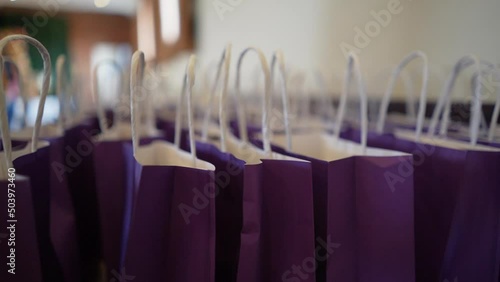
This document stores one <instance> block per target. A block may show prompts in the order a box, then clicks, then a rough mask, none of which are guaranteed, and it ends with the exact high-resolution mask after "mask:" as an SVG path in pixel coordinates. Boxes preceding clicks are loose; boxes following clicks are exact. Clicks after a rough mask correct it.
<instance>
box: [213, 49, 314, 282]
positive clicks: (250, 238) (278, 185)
mask: <svg viewBox="0 0 500 282" xmlns="http://www.w3.org/2000/svg"><path fill="white" fill-rule="evenodd" d="M250 51H253V52H256V53H257V54H258V57H259V61H260V64H261V67H262V70H263V73H264V75H265V88H264V89H265V90H264V94H265V96H264V101H263V111H262V112H263V115H262V127H261V128H262V134H263V136H264V150H260V149H258V148H256V147H254V146H253V145H251V144H250V143H249V142H248V139H246V138H247V136H248V135H247V134H245V132H246V117H245V109H244V108H243V105H244V103H241V102H240V101H239V99H238V100H237V103H238V113H239V115H238V121H239V122H240V134H241V136H242V138H243V139H242V140H241V141H240V140H237V139H236V138H235V137H234V136H232V135H230V134H229V135H228V136H227V138H226V137H225V131H226V129H225V128H226V118H225V113H226V111H225V108H224V107H222V106H221V109H222V110H221V111H220V113H221V114H222V115H221V117H220V120H221V131H222V132H223V133H222V138H221V139H222V140H221V145H222V146H223V147H222V151H226V149H227V152H230V153H231V154H233V155H234V156H235V157H236V158H238V159H241V160H244V161H245V162H246V164H245V167H244V170H243V171H242V175H243V206H242V210H243V223H242V230H241V243H240V245H241V246H240V253H239V264H238V275H237V281H239V282H257V281H266V282H267V281H296V280H297V279H299V280H302V281H315V267H316V266H315V262H314V218H313V191H312V170H311V163H310V162H307V161H304V160H300V159H296V158H290V157H286V156H283V155H280V154H277V153H272V152H271V147H270V143H269V137H270V136H269V133H270V132H269V124H270V115H269V114H270V112H269V102H270V98H271V96H270V91H271V75H270V70H269V65H268V63H267V60H266V58H265V55H264V54H263V53H262V51H260V50H259V49H256V48H248V49H245V50H244V51H243V52H242V53H241V55H240V57H239V60H238V69H237V77H236V79H237V80H236V94H237V95H238V96H239V95H240V78H241V77H240V73H241V71H240V70H241V65H242V61H243V58H244V56H245V55H246V54H248V53H249V52H250ZM222 93H223V94H222V95H221V99H222V100H225V98H224V97H223V96H224V95H225V91H223V92H222Z"/></svg>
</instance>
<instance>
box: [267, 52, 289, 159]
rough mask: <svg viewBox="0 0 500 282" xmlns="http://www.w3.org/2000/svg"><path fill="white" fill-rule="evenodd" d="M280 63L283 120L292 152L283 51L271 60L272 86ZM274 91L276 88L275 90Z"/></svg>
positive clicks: (287, 143) (287, 142)
mask: <svg viewBox="0 0 500 282" xmlns="http://www.w3.org/2000/svg"><path fill="white" fill-rule="evenodd" d="M276 63H278V67H279V72H280V75H281V83H280V86H281V101H282V103H283V119H284V120H285V122H284V123H285V135H286V149H287V150H288V151H291V150H292V136H291V134H290V119H289V114H288V107H289V106H288V93H287V89H286V72H285V59H284V56H283V52H282V51H281V50H278V51H276V52H275V53H274V54H273V58H272V59H271V85H274V68H275V66H276ZM273 90H274V88H273Z"/></svg>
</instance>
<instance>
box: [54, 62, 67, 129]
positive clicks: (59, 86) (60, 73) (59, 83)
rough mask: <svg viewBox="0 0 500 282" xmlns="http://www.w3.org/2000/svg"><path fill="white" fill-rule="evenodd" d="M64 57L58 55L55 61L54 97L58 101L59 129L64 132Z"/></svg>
mask: <svg viewBox="0 0 500 282" xmlns="http://www.w3.org/2000/svg"><path fill="white" fill-rule="evenodd" d="M65 63H66V56H64V55H59V56H58V57H57V60H56V95H57V98H58V99H59V120H58V125H59V128H60V129H61V130H62V131H64V128H65V123H66V111H65V109H66V105H65V102H66V99H64V94H65V93H64V64H65Z"/></svg>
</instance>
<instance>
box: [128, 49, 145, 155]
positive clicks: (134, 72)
mask: <svg viewBox="0 0 500 282" xmlns="http://www.w3.org/2000/svg"><path fill="white" fill-rule="evenodd" d="M145 65H146V62H145V60H144V53H143V52H142V51H135V52H134V54H133V55H132V63H131V65H130V119H131V123H132V124H131V127H132V146H133V148H134V156H135V154H136V152H137V149H138V148H139V145H140V144H139V141H140V139H139V138H140V136H139V134H140V130H139V123H140V121H141V118H140V114H139V113H138V111H140V109H139V106H138V105H137V100H139V95H140V91H141V90H142V83H143V79H144V66H145Z"/></svg>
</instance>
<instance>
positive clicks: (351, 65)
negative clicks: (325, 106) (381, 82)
mask: <svg viewBox="0 0 500 282" xmlns="http://www.w3.org/2000/svg"><path fill="white" fill-rule="evenodd" d="M353 70H354V72H355V73H356V78H357V86H358V94H359V100H360V104H361V111H360V113H361V146H362V151H363V153H365V152H366V143H367V137H368V99H367V96H366V89H365V84H364V82H363V77H362V75H361V70H360V67H359V59H358V56H357V55H356V54H355V53H353V52H350V53H349V56H348V58H347V71H346V73H345V78H344V85H343V86H342V95H341V96H340V103H339V110H338V112H337V118H336V119H337V122H336V123H335V128H334V136H335V138H336V139H339V137H340V129H341V126H342V122H343V120H344V116H345V110H346V104H347V95H348V93H349V86H350V84H351V78H352V72H353Z"/></svg>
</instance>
